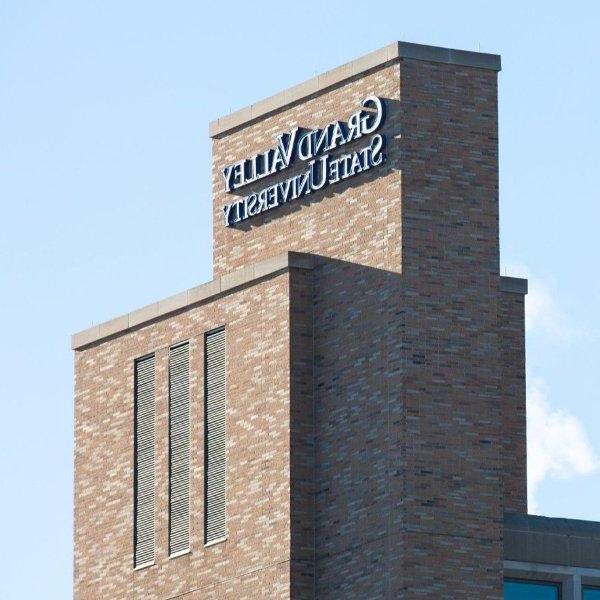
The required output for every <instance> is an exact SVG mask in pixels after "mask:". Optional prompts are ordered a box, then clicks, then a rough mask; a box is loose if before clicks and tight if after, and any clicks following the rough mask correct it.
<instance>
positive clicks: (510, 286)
mask: <svg viewBox="0 0 600 600" xmlns="http://www.w3.org/2000/svg"><path fill="white" fill-rule="evenodd" d="M528 289H529V283H528V281H527V279H521V278H520V277H504V276H500V291H501V292H512V293H513V294H523V295H525V294H526V293H527V291H528Z"/></svg>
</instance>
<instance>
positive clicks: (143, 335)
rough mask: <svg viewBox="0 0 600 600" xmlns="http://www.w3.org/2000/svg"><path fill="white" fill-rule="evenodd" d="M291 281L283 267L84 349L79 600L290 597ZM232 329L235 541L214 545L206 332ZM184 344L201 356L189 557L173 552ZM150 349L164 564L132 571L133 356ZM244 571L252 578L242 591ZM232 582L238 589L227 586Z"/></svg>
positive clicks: (160, 560)
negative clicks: (207, 502)
mask: <svg viewBox="0 0 600 600" xmlns="http://www.w3.org/2000/svg"><path fill="white" fill-rule="evenodd" d="M289 285H290V284H289V275H288V274H287V273H283V274H281V275H279V276H276V277H274V278H272V279H269V280H265V281H262V282H259V283H257V284H256V285H253V286H250V287H247V288H246V289H242V290H241V291H239V292H236V293H231V294H228V295H225V296H224V297H221V298H218V299H216V300H215V301H213V302H209V303H207V304H204V305H199V306H197V307H194V308H191V309H189V310H186V311H184V312H181V313H179V314H176V315H174V316H172V317H169V318H165V319H163V320H160V321H157V322H154V323H152V324H150V325H147V326H143V327H140V328H139V329H137V330H134V331H132V332H130V333H127V334H125V335H121V336H118V337H115V338H113V339H111V340H109V341H106V342H104V343H100V344H97V345H94V346H91V347H89V348H87V349H84V350H82V351H79V352H77V353H76V355H75V371H76V387H75V447H76V452H75V597H76V598H77V599H78V600H83V599H91V598H98V599H100V598H106V599H111V600H114V599H115V598H161V599H163V598H173V597H177V596H178V594H182V593H184V592H188V591H190V590H198V594H199V595H198V596H197V597H207V598H208V597H215V598H216V597H219V598H220V597H229V595H231V596H232V597H233V596H235V597H236V598H255V597H256V589H257V588H255V587H254V584H253V583H252V582H253V581H256V585H257V586H259V587H260V589H262V590H268V593H266V591H265V595H264V596H263V597H265V598H266V597H269V598H271V597H272V598H285V597H289V588H290V565H289V559H290V527H289V521H290V419H289V413H290V360H291V359H290V334H289V300H288V299H289V291H290V290H289ZM223 324H225V326H226V342H227V402H228V411H229V412H228V417H227V435H228V508H227V510H228V530H229V537H228V540H227V542H225V543H223V544H218V545H215V546H212V547H208V548H205V547H204V544H203V540H204V537H203V536H204V533H203V514H204V513H203V498H204V496H203V479H204V474H203V431H204V430H203V418H204V413H203V410H204V408H203V401H204V398H203V364H204V363H203V343H204V342H203V339H204V338H203V336H204V332H205V331H208V330H210V329H213V328H215V327H217V326H220V325H223ZM184 340H189V341H190V361H191V370H190V371H191V423H192V431H191V433H192V445H191V473H192V478H191V482H192V489H191V499H192V500H191V501H192V504H191V514H192V523H191V553H190V554H188V555H184V556H181V557H178V558H174V559H169V558H168V556H167V554H168V543H167V541H168V540H167V531H168V523H167V515H168V506H167V503H168V496H167V494H168V408H167V407H168V397H167V395H168V381H167V376H168V372H167V365H168V348H169V346H170V345H172V344H175V343H177V342H181V341H184ZM150 352H155V353H156V365H157V368H156V457H157V477H156V564H155V565H154V566H152V567H149V568H145V569H141V570H138V571H134V570H133V561H132V553H133V531H132V526H133V511H132V507H133V361H134V360H135V358H137V357H139V356H142V355H145V354H148V353H150ZM263 571H264V572H263ZM236 578H238V579H240V581H243V582H244V583H243V585H241V584H240V587H239V588H237V587H236V586H234V585H233V584H232V582H233V581H234V580H236ZM227 582H229V583H227ZM232 585H233V588H232V589H231V593H229V592H227V593H225V591H223V590H226V589H229V588H231V586H232ZM228 586H229V587H228ZM202 590H212V591H211V592H210V593H209V592H208V591H206V595H203V594H204V592H203V591H202ZM218 590H221V591H218ZM244 590H248V591H247V592H244ZM186 597H187V596H186Z"/></svg>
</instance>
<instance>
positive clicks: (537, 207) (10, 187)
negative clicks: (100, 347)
mask: <svg viewBox="0 0 600 600" xmlns="http://www.w3.org/2000/svg"><path fill="white" fill-rule="evenodd" d="M599 10H600V9H598V8H597V7H595V6H594V3H593V2H591V1H590V2H587V3H586V2H568V3H564V2H561V3H552V2H528V3H525V2H512V1H504V2H484V1H481V0H479V1H478V2H461V1H456V2H451V3H449V2H427V1H423V0H422V1H420V2H400V1H397V0H396V1H387V0H386V1H380V2H372V3H367V2H349V1H348V0H346V1H344V2H339V1H330V0H329V1H327V2H325V1H323V0H321V1H319V2H313V1H306V0H304V1H303V2H294V3H292V2H270V1H269V2H259V1H257V2H240V1H238V2H235V1H233V2H227V3H223V2H212V3H208V2H207V3H204V2H177V1H173V2H160V3H158V2H148V1H145V2H139V1H138V2H135V1H131V2H114V1H107V2H82V1H78V2H67V1H63V2H60V1H56V2H47V1H46V2H32V1H27V0H12V1H11V0H4V1H3V2H1V3H0V203H1V204H0V206H1V215H2V218H1V220H0V298H1V299H2V300H1V305H0V308H1V310H0V332H1V333H2V339H3V343H2V344H1V345H0V369H1V373H0V375H1V376H0V400H1V402H2V418H1V419H0V484H1V485H2V494H0V534H1V537H2V543H1V544H0V597H1V598H3V599H13V598H14V599H19V600H22V599H23V598H36V599H37V598H44V599H53V598H68V597H69V596H70V595H71V578H72V567H71V561H72V542H71V537H72V525H71V519H72V490H71V487H72V455H73V446H72V441H73V440H72V431H73V426H72V415H73V396H72V391H73V380H72V358H73V357H72V353H71V351H70V349H69V335H70V334H71V333H72V332H74V331H76V330H80V329H83V328H85V327H88V326H89V325H91V324H92V323H98V322H99V321H103V320H106V319H108V318H111V317H113V316H115V315H118V314H121V313H123V312H126V311H128V310H130V309H133V308H136V307H139V306H142V305H144V304H146V303H149V302H151V301H154V300H156V299H158V298H161V297H164V296H167V295H169V294H172V293H175V292H177V291H179V290H182V289H185V288H188V287H191V286H193V285H196V284H198V283H200V282H203V281H206V280H208V279H210V278H211V260H212V258H211V222H210V205H211V198H210V140H209V138H208V134H207V126H208V122H209V121H210V120H212V119H214V118H216V117H218V116H220V115H222V114H223V113H227V112H229V111H230V110H234V109H236V108H240V107H242V106H245V105H246V104H249V103H251V102H253V101H255V100H257V99H260V98H262V97H264V96H267V95H269V94H272V93H274V92H276V91H278V90H280V89H281V88H284V87H287V86H290V85H292V84H295V83H297V82H300V81H302V80H304V79H306V78H309V77H311V76H313V75H314V74H316V73H318V72H321V71H324V70H326V69H330V68H332V67H335V66H337V65H338V64H341V63H343V62H346V61H348V60H350V59H352V58H354V57H356V56H359V55H361V54H363V53H366V52H368V51H371V50H374V49H376V48H379V47H381V46H383V45H385V44H387V43H389V42H391V41H393V40H397V39H402V40H405V41H412V42H420V43H427V44H434V45H440V46H448V47H454V48H462V49H468V50H476V49H477V48H478V45H481V50H482V51H486V52H495V53H500V54H502V61H503V71H502V73H501V74H500V79H499V81H500V157H501V161H500V198H501V204H500V206H501V231H502V263H503V265H504V266H503V271H504V269H505V268H506V269H507V272H508V273H509V274H520V273H523V272H527V273H528V274H529V276H530V277H531V281H532V294H531V296H530V300H529V301H530V308H531V313H532V318H531V319H530V322H529V323H528V327H529V331H528V347H527V350H528V368H529V380H530V396H531V398H532V400H531V402H533V405H532V407H531V414H532V415H534V417H535V423H534V429H533V433H532V435H533V436H534V443H535V445H536V448H537V450H536V452H537V454H536V456H537V458H536V462H535V465H534V468H535V482H534V491H535V495H534V498H533V500H534V503H535V504H534V506H535V510H536V512H538V513H542V514H548V515H562V516H569V517H578V518H588V519H597V520H600V471H599V469H598V456H600V437H599V436H598V431H600V314H599V311H598V306H599V305H600V278H599V277H598V276H597V273H598V259H599V258H600V252H599V249H598V238H599V236H598V221H599V218H600V194H599V191H598V173H599V172H600V169H599V167H600V151H599V144H598V139H599V137H600V120H599V118H598V97H599V95H600V68H599V66H598V59H599V56H600V36H599V35H598V31H599V30H600V13H599ZM32 565H33V566H34V567H35V571H34V572H35V577H32V576H31V573H32V571H31V567H32Z"/></svg>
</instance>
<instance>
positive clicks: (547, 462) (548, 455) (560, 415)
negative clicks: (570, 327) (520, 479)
mask: <svg viewBox="0 0 600 600" xmlns="http://www.w3.org/2000/svg"><path fill="white" fill-rule="evenodd" d="M528 380H529V383H528V386H527V388H528V389H527V479H528V496H529V498H528V500H529V512H530V513H536V511H537V510H539V507H538V504H537V498H536V494H537V491H538V488H539V485H540V483H541V482H542V481H544V480H545V479H546V478H549V477H550V478H554V479H569V478H571V477H574V476H577V475H589V474H591V473H594V472H595V471H597V470H598V468H599V466H600V461H599V460H598V457H597V455H596V453H595V452H594V450H593V448H592V445H591V443H590V441H589V438H588V436H587V433H586V432H585V429H584V427H583V425H582V423H581V421H580V420H579V419H578V418H577V417H575V416H574V415H572V414H570V413H569V412H568V411H566V410H564V409H561V408H554V407H552V406H551V404H550V403H549V401H548V393H547V387H546V384H545V382H544V381H543V380H542V379H540V378H535V377H528Z"/></svg>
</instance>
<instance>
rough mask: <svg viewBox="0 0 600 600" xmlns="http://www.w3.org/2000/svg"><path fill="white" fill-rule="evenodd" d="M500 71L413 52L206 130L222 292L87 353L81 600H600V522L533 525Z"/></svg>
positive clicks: (81, 424)
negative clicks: (503, 211) (504, 249)
mask: <svg viewBox="0 0 600 600" xmlns="http://www.w3.org/2000/svg"><path fill="white" fill-rule="evenodd" d="M499 71H500V57H499V56H496V55H490V54H482V53H477V52H464V51H459V50H448V49H444V48H436V47H431V46H421V45H416V44H407V43H402V42H399V43H394V44H391V45H389V46H386V47H385V48H383V49H381V50H378V51H376V52H373V53H371V54H368V55H366V56H364V57H362V58H359V59H357V60H355V61H353V62H350V63H347V64H345V65H343V66H341V67H339V68H337V69H334V70H332V71H328V72H326V73H324V74H322V75H319V76H318V77H315V78H314V79H312V80H310V81H307V82H305V83H303V84H300V85H297V86H295V87H293V88H290V89H289V90H286V91H284V92H281V93H279V94H276V95H275V96H272V97H270V98H267V99H265V100H262V101H260V102H257V103H256V104H253V105H252V106H249V107H247V108H245V109H243V110H240V111H238V112H236V113H232V114H230V115H228V116H226V117H223V118H222V119H219V120H217V121H215V122H213V123H211V124H210V136H211V138H212V148H213V169H212V184H213V214H212V218H213V244H214V264H213V268H214V279H213V280H212V281H209V282H208V283H204V284H202V285H199V286H198V287H195V288H192V289H189V290H187V291H185V292H182V293H179V294H176V295H174V296H171V297H169V298H166V299H164V300H160V301H158V302H156V303H154V304H151V305H148V306H145V307H143V308H140V309H138V310H135V311H133V312H130V313H128V314H125V315H123V316H121V317H118V318H116V319H113V320H112V321H109V322H107V323H103V324H101V325H98V326H96V327H93V328H91V329H88V330H86V331H82V332H80V333H77V334H75V335H74V336H73V348H74V350H75V375H76V380H75V381H76V383H75V598H76V599H77V600H84V599H85V600H87V599H96V598H97V599H107V600H108V599H110V600H114V599H121V598H123V599H129V598H131V599H138V598H144V599H157V600H158V599H160V600H166V599H179V598H181V599H185V600H200V599H203V600H204V599H220V598H225V599H227V598H231V599H235V600H243V599H263V598H264V599H275V598H280V599H295V598H298V599H335V600H339V599H379V598H381V599H396V598H399V599H406V600H413V599H414V600H417V599H419V600H421V599H424V598H431V599H447V598H448V599H465V600H472V599H478V598H481V599H486V600H501V599H502V598H504V597H505V598H549V599H550V598H552V599H554V598H555V599H556V600H558V598H569V599H575V598H576V599H580V598H585V599H586V600H587V599H588V598H589V599H590V600H591V599H592V598H596V596H595V595H594V594H596V593H597V591H596V590H594V589H593V588H594V586H595V585H599V586H600V524H597V523H589V522H582V521H572V520H566V519H548V518H543V517H534V516H531V515H528V514H527V473H526V425H525V423H526V419H525V340H524V298H525V294H526V293H527V282H526V281H525V280H523V279H516V278H511V277H501V276H500V274H499V235H498V216H499V215H498V122H497V114H498V106H497V102H498V98H497V78H498V72H499ZM207 218H208V215H207Z"/></svg>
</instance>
